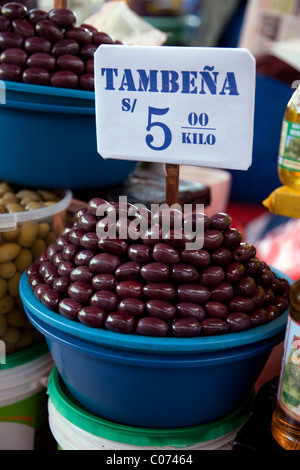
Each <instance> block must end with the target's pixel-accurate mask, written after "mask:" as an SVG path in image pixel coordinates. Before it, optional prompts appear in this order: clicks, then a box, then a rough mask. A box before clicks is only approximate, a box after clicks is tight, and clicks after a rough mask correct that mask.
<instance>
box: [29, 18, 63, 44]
mask: <svg viewBox="0 0 300 470" xmlns="http://www.w3.org/2000/svg"><path fill="white" fill-rule="evenodd" d="M35 30H36V33H37V35H38V36H40V37H42V38H46V39H48V40H49V41H50V42H52V43H55V42H57V41H60V40H61V39H63V38H64V33H63V32H62V30H61V29H60V28H58V27H57V26H56V25H55V24H54V23H52V21H50V20H41V21H39V22H38V23H37V24H36V25H35Z"/></svg>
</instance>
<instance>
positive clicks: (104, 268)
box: [89, 253, 121, 274]
mask: <svg viewBox="0 0 300 470" xmlns="http://www.w3.org/2000/svg"><path fill="white" fill-rule="evenodd" d="M120 263H121V261H120V259H119V258H118V257H117V256H115V255H112V254H111V253H99V254H97V255H95V256H94V257H93V258H92V259H91V261H90V263H89V267H90V270H91V271H92V272H93V273H95V274H99V273H102V274H114V273H115V270H116V269H117V267H118V266H119V264H120Z"/></svg>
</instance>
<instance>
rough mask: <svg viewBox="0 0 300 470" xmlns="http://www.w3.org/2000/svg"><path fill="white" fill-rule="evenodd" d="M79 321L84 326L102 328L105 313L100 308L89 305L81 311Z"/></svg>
mask: <svg viewBox="0 0 300 470" xmlns="http://www.w3.org/2000/svg"><path fill="white" fill-rule="evenodd" d="M78 320H79V321H80V323H82V324H83V325H86V326H90V327H92V328H101V327H102V326H103V324H104V320H105V312H104V311H103V310H102V309H101V308H99V307H95V306H92V305H89V306H86V307H83V308H82V309H80V310H79V312H78Z"/></svg>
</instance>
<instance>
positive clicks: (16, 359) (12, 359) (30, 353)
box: [0, 341, 49, 371]
mask: <svg viewBox="0 0 300 470" xmlns="http://www.w3.org/2000/svg"><path fill="white" fill-rule="evenodd" d="M48 353H49V349H48V346H47V343H46V341H41V342H40V343H37V344H35V345H34V346H30V347H28V348H25V349H22V350H20V351H17V352H15V353H11V354H8V355H7V356H6V364H0V371H1V370H5V369H12V368H13V367H18V366H22V365H24V364H26V363H27V362H31V361H34V360H35V359H38V358H40V357H42V356H45V354H48Z"/></svg>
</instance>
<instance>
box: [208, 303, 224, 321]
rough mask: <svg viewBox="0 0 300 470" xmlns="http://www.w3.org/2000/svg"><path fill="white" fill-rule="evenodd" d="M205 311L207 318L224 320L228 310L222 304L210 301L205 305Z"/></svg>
mask: <svg viewBox="0 0 300 470" xmlns="http://www.w3.org/2000/svg"><path fill="white" fill-rule="evenodd" d="M205 311H206V313H207V316H209V317H215V318H222V319H224V318H226V317H227V315H228V308H227V306H226V305H225V304H224V303H222V302H216V301H215V300H210V301H209V302H207V303H206V304H205Z"/></svg>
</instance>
